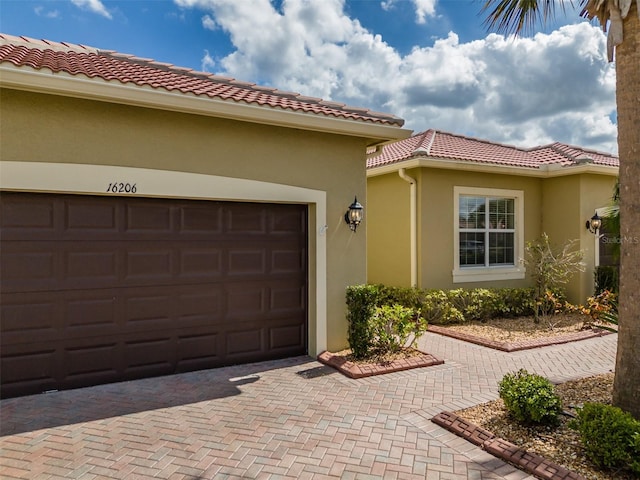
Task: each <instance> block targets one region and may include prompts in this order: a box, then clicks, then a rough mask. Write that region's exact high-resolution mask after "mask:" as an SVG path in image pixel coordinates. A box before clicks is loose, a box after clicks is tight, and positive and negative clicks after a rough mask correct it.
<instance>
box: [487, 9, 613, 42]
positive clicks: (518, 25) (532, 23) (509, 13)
mask: <svg viewBox="0 0 640 480" xmlns="http://www.w3.org/2000/svg"><path fill="white" fill-rule="evenodd" d="M587 1H588V0H580V4H581V5H585V4H587ZM589 1H591V2H599V1H602V0H589ZM565 3H569V4H570V5H571V6H573V1H572V0H559V1H558V0H484V5H483V6H482V9H481V10H480V14H481V15H485V14H486V18H485V20H484V25H485V26H486V27H487V29H488V30H494V31H496V32H498V33H504V34H506V35H520V34H529V33H533V32H534V31H535V27H536V25H537V24H542V25H544V24H546V23H547V22H549V21H551V20H553V18H554V16H555V12H556V7H557V6H559V7H560V8H561V9H562V11H563V12H564V11H565Z"/></svg>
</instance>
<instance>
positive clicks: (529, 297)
mask: <svg viewBox="0 0 640 480" xmlns="http://www.w3.org/2000/svg"><path fill="white" fill-rule="evenodd" d="M494 291H495V293H496V297H495V299H494V303H495V305H494V311H495V313H494V316H495V317H510V318H515V317H525V316H529V315H533V314H534V312H535V308H536V301H535V296H536V295H535V289H533V288H500V289H497V290H494Z"/></svg>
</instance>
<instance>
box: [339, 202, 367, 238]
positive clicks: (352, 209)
mask: <svg viewBox="0 0 640 480" xmlns="http://www.w3.org/2000/svg"><path fill="white" fill-rule="evenodd" d="M363 212H364V207H363V206H362V205H361V204H360V202H358V197H355V198H354V199H353V203H352V204H351V205H349V210H347V212H346V213H345V214H344V221H345V222H347V225H349V228H350V229H351V231H352V232H355V231H356V229H357V228H358V225H360V222H362V215H363Z"/></svg>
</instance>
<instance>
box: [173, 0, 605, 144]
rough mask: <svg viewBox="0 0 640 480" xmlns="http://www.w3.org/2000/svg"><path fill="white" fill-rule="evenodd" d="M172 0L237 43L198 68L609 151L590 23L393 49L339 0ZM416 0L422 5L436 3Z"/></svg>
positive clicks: (520, 138) (409, 116)
mask: <svg viewBox="0 0 640 480" xmlns="http://www.w3.org/2000/svg"><path fill="white" fill-rule="evenodd" d="M391 1H394V0H391ZM175 2H176V3H177V4H178V5H180V6H182V7H185V8H199V9H202V10H204V11H205V12H206V13H207V14H208V15H210V16H211V20H212V21H213V22H215V24H216V25H217V26H218V28H220V29H222V30H223V31H225V32H227V33H228V35H229V37H230V39H231V42H232V43H233V45H234V46H235V50H234V51H233V52H232V53H231V54H229V55H227V56H226V57H223V58H220V59H217V61H215V62H214V61H213V59H211V58H210V57H209V56H208V54H207V55H205V58H204V59H203V68H204V67H207V69H213V68H218V69H219V71H218V73H222V74H225V75H230V76H233V77H236V78H239V79H242V80H248V81H254V82H258V83H261V84H268V85H271V86H274V87H277V88H280V89H284V90H293V91H297V92H300V93H303V94H305V95H312V96H318V97H322V98H325V99H331V100H335V101H342V102H345V103H348V104H351V105H356V106H363V107H368V108H371V109H373V110H377V111H387V112H391V113H393V114H395V115H398V116H400V117H402V118H404V119H405V120H406V126H407V127H408V128H412V129H414V130H424V129H427V128H435V129H439V130H448V131H451V132H454V133H462V134H468V135H474V136H478V137H482V138H487V139H491V140H495V141H500V142H505V143H510V144H517V145H524V146H531V145H538V144H544V143H550V142H552V141H563V142H567V143H573V144H577V145H581V146H584V147H590V148H596V149H601V150H606V151H615V147H616V126H615V124H613V123H612V122H611V120H610V116H611V114H612V112H614V110H615V76H614V75H615V74H614V68H613V66H611V65H610V64H607V63H606V55H605V38H604V35H603V33H602V31H601V30H600V29H598V28H596V27H594V26H592V25H590V24H588V23H585V22H582V23H578V24H575V25H567V26H564V27H562V28H560V29H558V30H556V31H554V32H551V33H550V34H548V35H545V34H538V35H536V36H535V37H533V38H524V39H522V38H520V39H513V38H509V39H505V38H504V37H503V36H500V35H495V34H490V35H488V36H487V37H486V38H483V39H480V40H475V41H472V42H468V43H460V40H459V37H458V36H457V35H456V34H455V33H450V34H449V35H448V36H447V37H446V38H441V39H438V40H436V41H435V42H434V43H433V44H432V45H429V46H415V47H414V48H413V50H412V51H411V52H409V53H408V54H406V55H401V54H400V53H399V52H398V51H397V50H396V49H394V48H393V47H392V46H391V45H389V44H388V43H386V42H385V41H384V39H383V38H382V37H381V36H380V35H376V34H374V33H372V32H370V31H368V30H366V29H365V28H364V27H362V25H361V24H360V23H359V22H358V20H356V19H352V18H349V17H348V16H347V15H346V14H345V12H344V1H343V0H322V1H314V0H284V1H283V2H282V7H281V9H280V10H276V8H275V7H274V6H273V5H272V4H271V2H270V1H269V0H252V1H251V2H237V1H235V0H175ZM387 3H388V2H387ZM418 3H421V4H422V5H423V8H425V10H424V11H425V15H427V13H426V12H427V10H426V8H427V6H428V5H429V4H434V5H435V2H431V1H430V2H418V0H416V5H417V4H418Z"/></svg>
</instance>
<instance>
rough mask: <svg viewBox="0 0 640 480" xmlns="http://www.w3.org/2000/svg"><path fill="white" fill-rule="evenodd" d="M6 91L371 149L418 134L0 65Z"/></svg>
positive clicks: (373, 124)
mask: <svg viewBox="0 0 640 480" xmlns="http://www.w3.org/2000/svg"><path fill="white" fill-rule="evenodd" d="M0 86H2V87H4V88H11V89H16V90H25V91H30V92H36V93H47V94H54V95H62V96H68V97H74V98H82V99H87V100H97V101H103V102H110V103H120V104H125V105H132V106H137V107H146V108H156V109H161V110H170V111H174V112H181V113H190V114H196V115H205V116H210V117H217V118H226V119H230V120H238V121H243V122H251V123H259V124H263V125H264V124H266V125H273V126H279V127H287V128H296V129H301V130H312V131H317V132H323V133H332V134H337V135H348V136H354V137H361V138H365V139H367V145H377V144H380V143H386V142H389V141H393V140H400V139H403V138H407V137H408V136H410V135H411V133H412V130H408V129H404V128H401V127H400V126H398V125H382V124H377V123H373V122H366V121H356V120H346V119H341V118H332V117H328V116H325V115H318V114H309V113H298V112H293V111H288V110H284V109H278V108H273V107H263V106H256V105H251V104H247V103H243V102H235V101H232V100H226V101H225V100H218V99H215V98H211V97H205V96H197V95H193V94H184V93H178V92H170V91H167V90H162V89H154V88H152V87H140V86H137V85H130V84H123V83H121V82H119V81H106V80H103V79H97V78H87V77H84V76H74V75H70V74H66V73H61V72H57V73H54V72H52V71H51V70H48V69H46V70H45V69H40V70H37V69H33V68H31V67H16V66H14V65H10V64H2V65H0Z"/></svg>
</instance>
